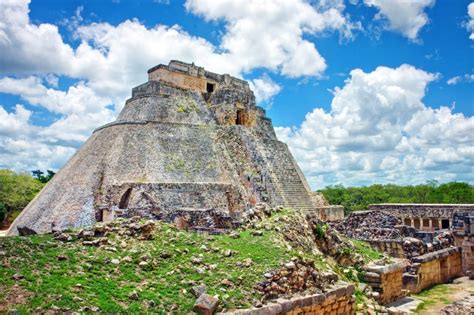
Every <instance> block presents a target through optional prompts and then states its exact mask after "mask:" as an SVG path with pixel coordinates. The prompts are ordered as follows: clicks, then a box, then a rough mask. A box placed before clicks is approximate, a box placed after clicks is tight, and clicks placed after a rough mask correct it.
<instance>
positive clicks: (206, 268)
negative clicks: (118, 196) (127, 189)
mask: <svg viewBox="0 0 474 315" xmlns="http://www.w3.org/2000/svg"><path fill="white" fill-rule="evenodd" d="M297 215H298V214H296V213H294V212H293V211H291V210H284V211H281V212H278V213H275V214H274V215H272V216H271V217H269V218H265V219H263V220H262V221H259V222H257V223H254V224H253V225H252V227H247V228H243V229H238V230H236V231H234V232H233V233H231V234H223V235H207V234H199V233H195V232H186V231H180V230H178V229H176V228H175V227H174V226H173V225H170V224H167V223H163V222H156V226H157V227H156V230H155V232H154V234H153V235H154V237H153V238H152V239H151V240H143V239H140V238H138V237H124V236H123V233H121V232H120V231H122V230H123V229H125V231H127V229H128V228H130V226H131V225H128V226H127V225H120V223H117V224H118V226H120V229H122V230H119V231H118V232H115V231H111V232H107V233H106V234H105V235H106V238H107V244H105V245H102V246H98V247H95V246H86V244H85V243H83V242H81V239H79V238H78V237H77V236H73V238H72V239H71V240H69V241H59V240H56V239H54V238H53V237H52V236H51V235H42V236H38V235H34V236H28V237H8V238H0V258H2V261H3V263H2V264H0V283H1V284H0V301H3V302H0V312H2V311H5V310H8V309H11V308H16V309H18V310H19V311H20V312H32V311H34V310H37V311H39V310H41V311H45V310H51V309H56V310H62V311H64V310H71V311H81V310H82V311H84V312H88V311H91V310H92V311H93V310H99V311H101V312H105V313H111V312H112V313H116V312H146V311H152V312H158V313H160V312H161V313H167V312H168V311H174V312H176V313H180V314H181V313H186V312H188V311H189V310H190V309H192V306H193V304H194V301H195V297H194V296H193V295H192V292H191V291H192V287H193V286H196V285H199V284H205V285H206V287H207V292H208V294H211V295H218V296H219V299H220V301H221V305H222V306H223V307H224V308H227V309H229V308H240V307H248V306H250V305H251V304H254V303H255V302H256V301H258V300H259V299H261V297H262V293H260V292H259V291H257V290H256V289H255V286H256V284H257V283H259V282H261V281H263V280H264V279H265V277H264V274H265V273H267V272H269V271H272V270H276V269H278V268H281V266H282V265H283V264H284V263H285V262H288V261H290V260H291V259H295V257H298V259H302V260H304V261H312V262H313V263H314V265H315V266H316V268H317V269H318V270H320V271H328V270H333V271H336V272H337V273H338V274H339V275H340V276H341V278H342V279H346V280H347V279H348V278H349V276H348V275H347V272H346V271H345V269H350V270H351V271H353V268H352V267H342V266H338V265H336V263H335V262H334V261H333V260H332V259H331V257H329V256H325V255H323V254H321V253H319V252H318V251H317V250H316V251H314V252H309V251H306V250H305V251H303V250H302V248H300V247H299V244H300V241H302V239H295V240H293V241H296V243H293V242H292V241H288V238H287V237H288V236H289V237H290V238H291V237H292V236H296V234H295V235H293V233H292V232H291V231H292V229H300V228H301V226H300V225H295V226H294V227H291V228H290V230H289V231H290V232H289V233H281V232H280V231H281V230H284V229H285V228H288V226H286V225H288V222H294V221H295V217H294V216H297ZM129 224H130V223H129ZM257 232H258V233H257ZM71 235H78V233H77V232H71ZM313 247H314V246H313ZM361 255H363V254H361ZM363 256H365V255H363ZM32 266H34V267H33V268H32ZM351 275H352V272H351ZM351 278H352V277H351ZM18 295H21V296H22V300H21V301H19V300H18V299H16V296H18ZM19 302H21V304H22V305H18V304H20V303H19Z"/></svg>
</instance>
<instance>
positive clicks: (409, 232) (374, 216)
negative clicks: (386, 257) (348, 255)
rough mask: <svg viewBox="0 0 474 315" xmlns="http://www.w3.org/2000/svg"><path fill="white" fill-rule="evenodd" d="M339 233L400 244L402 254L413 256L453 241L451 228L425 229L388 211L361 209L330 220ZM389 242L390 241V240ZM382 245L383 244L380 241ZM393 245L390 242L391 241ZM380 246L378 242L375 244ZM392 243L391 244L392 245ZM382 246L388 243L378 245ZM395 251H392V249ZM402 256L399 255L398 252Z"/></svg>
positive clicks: (365, 239) (371, 240) (366, 239)
mask: <svg viewBox="0 0 474 315" xmlns="http://www.w3.org/2000/svg"><path fill="white" fill-rule="evenodd" d="M330 224H331V226H332V227H334V228H335V229H336V230H337V231H339V232H340V233H342V234H344V235H346V236H348V237H350V238H354V239H358V240H363V241H367V242H369V243H371V244H372V245H375V244H374V243H377V242H385V243H387V242H388V243H390V242H393V243H394V244H393V245H394V246H395V245H396V244H395V243H397V244H399V245H397V246H401V247H400V251H401V250H403V253H402V255H403V257H406V258H411V257H416V256H419V255H423V254H425V253H429V252H434V251H437V250H440V249H443V248H447V247H450V246H452V245H454V237H453V235H452V232H449V231H443V232H441V233H439V232H424V231H419V230H417V229H415V228H413V227H409V226H405V225H402V224H401V220H400V219H399V218H398V217H396V216H394V215H392V214H390V213H388V212H385V211H378V210H372V211H358V212H353V213H351V214H350V215H349V216H348V217H347V218H345V219H344V220H340V221H335V222H331V223H330ZM388 243H387V244H388ZM380 245H383V244H380ZM388 245H390V244H388ZM376 247H378V246H376ZM389 247H390V246H389ZM379 248H381V250H384V251H385V249H384V248H386V245H384V246H379ZM390 254H393V253H390ZM395 257H400V256H397V255H396V256H395Z"/></svg>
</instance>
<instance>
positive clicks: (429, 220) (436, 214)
mask: <svg viewBox="0 0 474 315" xmlns="http://www.w3.org/2000/svg"><path fill="white" fill-rule="evenodd" d="M369 210H376V211H386V212H389V213H391V214H392V215H395V216H397V217H399V218H400V219H401V220H403V223H404V224H405V225H408V226H412V227H414V228H416V229H419V230H422V231H435V230H442V229H449V228H451V227H452V226H453V215H454V214H455V213H456V212H460V211H468V212H469V211H470V212H473V211H474V205H471V204H415V203H408V204H407V203H381V204H373V205H369Z"/></svg>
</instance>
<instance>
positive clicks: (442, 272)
mask: <svg viewBox="0 0 474 315" xmlns="http://www.w3.org/2000/svg"><path fill="white" fill-rule="evenodd" d="M460 276H462V261H461V250H460V248H458V247H452V248H446V249H442V250H439V251H436V252H433V253H428V254H425V255H421V256H418V257H414V258H412V264H411V265H410V268H409V272H408V273H406V274H405V275H404V276H403V283H404V288H405V289H407V290H410V292H412V293H418V292H420V291H422V290H424V289H427V288H430V287H432V286H434V285H436V284H440V283H447V282H448V281H449V280H451V279H453V278H456V277H460Z"/></svg>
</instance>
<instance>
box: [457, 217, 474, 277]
mask: <svg viewBox="0 0 474 315" xmlns="http://www.w3.org/2000/svg"><path fill="white" fill-rule="evenodd" d="M453 232H454V236H455V243H456V246H460V247H461V248H462V263H463V271H464V273H465V274H466V275H468V276H469V278H471V279H474V211H458V212H456V213H455V214H454V216H453Z"/></svg>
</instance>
